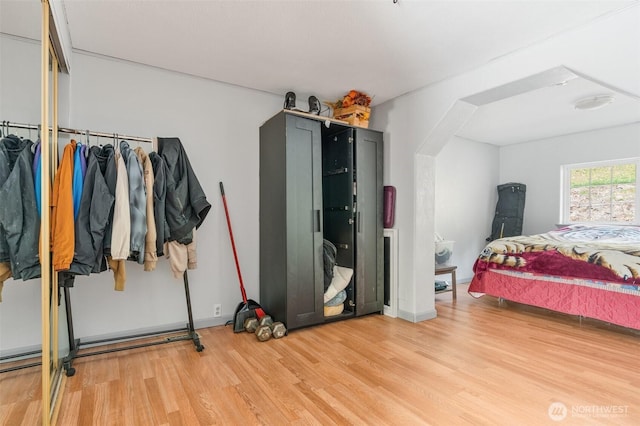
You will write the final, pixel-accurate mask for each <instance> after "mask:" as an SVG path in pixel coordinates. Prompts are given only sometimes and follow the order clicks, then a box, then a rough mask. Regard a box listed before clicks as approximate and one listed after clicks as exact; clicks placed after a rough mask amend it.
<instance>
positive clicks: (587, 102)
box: [574, 95, 615, 111]
mask: <svg viewBox="0 0 640 426" xmlns="http://www.w3.org/2000/svg"><path fill="white" fill-rule="evenodd" d="M614 100H615V97H613V96H612V95H598V96H591V97H589V98H584V99H580V100H579V101H578V102H576V103H575V105H574V107H575V109H580V110H584V111H591V110H594V109H598V108H602V107H603V106H606V105H609V104H610V103H612V102H613V101H614Z"/></svg>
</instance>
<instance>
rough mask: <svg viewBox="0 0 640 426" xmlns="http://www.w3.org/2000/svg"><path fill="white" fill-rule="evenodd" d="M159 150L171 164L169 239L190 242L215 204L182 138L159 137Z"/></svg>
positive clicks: (168, 198) (167, 205)
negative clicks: (202, 184)
mask: <svg viewBox="0 0 640 426" xmlns="http://www.w3.org/2000/svg"><path fill="white" fill-rule="evenodd" d="M158 154H160V155H161V156H162V158H163V159H164V161H165V164H166V167H167V177H166V181H167V193H166V194H167V195H166V216H167V223H168V224H169V232H170V235H169V241H173V240H176V241H178V242H180V243H182V244H189V243H190V242H191V240H192V232H191V231H192V230H193V228H194V227H195V228H196V229H197V228H199V227H200V225H201V224H202V222H203V221H204V219H205V217H206V216H207V213H209V210H210V209H211V204H209V202H208V201H207V197H206V195H205V193H204V191H203V190H202V186H200V182H199V181H198V178H197V177H196V175H195V173H194V171H193V169H192V168H191V163H190V162H189V158H188V157H187V153H186V152H185V150H184V148H183V146H182V143H181V142H180V139H178V138H158Z"/></svg>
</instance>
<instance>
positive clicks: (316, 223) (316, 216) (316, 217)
mask: <svg viewBox="0 0 640 426" xmlns="http://www.w3.org/2000/svg"><path fill="white" fill-rule="evenodd" d="M311 215H312V216H313V217H312V219H311V222H312V224H311V226H312V228H313V229H311V232H320V210H313V211H312V212H311Z"/></svg>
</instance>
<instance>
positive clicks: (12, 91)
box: [0, 22, 42, 354]
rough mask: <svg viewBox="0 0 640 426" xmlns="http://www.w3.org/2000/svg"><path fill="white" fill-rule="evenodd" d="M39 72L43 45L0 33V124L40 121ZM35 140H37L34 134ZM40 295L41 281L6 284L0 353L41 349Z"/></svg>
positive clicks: (23, 133)
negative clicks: (41, 46)
mask: <svg viewBox="0 0 640 426" xmlns="http://www.w3.org/2000/svg"><path fill="white" fill-rule="evenodd" d="M36 24H38V22H36ZM40 71H41V69H40V42H36V41H30V40H26V39H19V38H15V37H10V36H5V35H1V34H0V121H3V120H6V121H13V122H16V123H28V124H37V123H39V122H40ZM12 133H14V134H17V135H18V136H23V137H29V132H28V131H27V130H16V129H12ZM32 139H33V140H34V141H35V140H36V133H35V132H33V133H32ZM40 294H41V292H40V279H34V280H29V281H22V280H13V279H11V278H10V279H9V280H7V281H6V282H5V283H4V289H3V290H2V303H0V353H3V354H4V353H15V349H16V348H36V347H40V344H41V343H42V337H41V336H42V328H41V327H42V321H41V312H40V311H41V297H40ZM12 350H13V352H12Z"/></svg>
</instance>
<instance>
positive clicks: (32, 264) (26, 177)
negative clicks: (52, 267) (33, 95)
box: [0, 135, 40, 280]
mask: <svg viewBox="0 0 640 426" xmlns="http://www.w3.org/2000/svg"><path fill="white" fill-rule="evenodd" d="M32 145H33V142H31V141H30V140H22V139H20V138H18V137H17V136H13V135H9V136H7V137H6V138H4V139H2V140H0V262H10V263H11V272H12V274H13V278H14V279H18V278H22V279H23V280H29V279H32V278H38V277H39V276H40V257H39V255H38V242H39V237H40V217H39V215H38V208H37V206H36V192H35V187H34V182H33V153H32V152H31V146H32Z"/></svg>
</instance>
